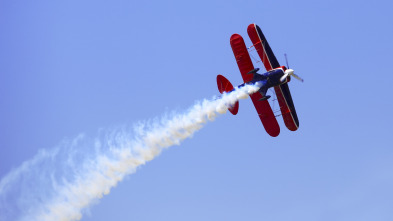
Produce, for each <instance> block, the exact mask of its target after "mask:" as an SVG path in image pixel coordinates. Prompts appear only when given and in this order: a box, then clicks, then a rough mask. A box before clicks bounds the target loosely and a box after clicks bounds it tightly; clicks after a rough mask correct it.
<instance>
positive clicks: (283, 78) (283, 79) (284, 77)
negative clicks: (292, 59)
mask: <svg viewBox="0 0 393 221" xmlns="http://www.w3.org/2000/svg"><path fill="white" fill-rule="evenodd" d="M288 75H289V73H285V74H284V75H283V76H282V77H281V78H280V81H281V82H284V81H285V79H287V77H288Z"/></svg>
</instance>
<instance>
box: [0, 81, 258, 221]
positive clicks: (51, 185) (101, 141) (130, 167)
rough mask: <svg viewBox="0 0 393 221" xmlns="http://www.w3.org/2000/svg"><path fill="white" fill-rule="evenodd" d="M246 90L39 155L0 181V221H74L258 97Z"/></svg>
mask: <svg viewBox="0 0 393 221" xmlns="http://www.w3.org/2000/svg"><path fill="white" fill-rule="evenodd" d="M259 86H260V85H246V86H245V87H242V88H240V89H236V90H235V91H233V92H231V93H224V94H223V95H222V96H221V97H220V98H214V99H212V100H203V101H201V102H197V103H196V104H195V105H194V106H192V107H191V108H190V109H189V110H188V111H186V112H184V113H182V114H172V115H170V116H168V115H166V116H164V117H162V118H160V119H158V120H151V121H147V122H144V123H139V124H136V125H135V126H134V127H133V128H128V127H120V128H117V129H108V130H101V131H100V132H99V135H98V136H97V137H95V138H88V137H86V136H85V135H83V134H81V135H79V136H77V137H76V138H75V139H72V140H68V141H63V142H62V143H60V144H59V145H58V146H57V147H55V148H53V149H49V150H48V149H43V150H40V151H39V152H38V154H37V155H36V156H34V157H33V158H32V159H30V160H28V161H25V162H24V163H23V164H22V165H20V166H19V167H18V168H15V169H13V170H12V171H10V172H9V173H8V174H7V175H6V176H4V177H3V178H2V179H1V181H0V221H9V220H37V221H38V220H40V221H41V220H61V221H62V220H64V221H66V220H80V219H81V218H82V214H83V212H84V209H86V208H88V207H89V206H90V205H92V204H93V203H95V202H97V201H98V200H99V199H100V198H102V197H103V196H104V195H106V194H109V192H110V190H111V189H112V188H113V187H115V186H116V185H117V184H118V183H119V182H120V181H122V180H123V179H124V177H126V176H127V175H129V174H131V173H134V172H135V171H136V169H137V168H138V167H140V166H141V165H144V164H145V163H147V162H148V161H150V160H153V159H154V158H155V157H157V156H158V155H159V154H160V153H161V152H162V151H163V150H164V149H165V148H168V147H170V146H173V145H179V144H180V143H181V142H182V141H183V140H184V139H186V138H189V137H192V135H193V134H194V133H195V132H196V131H198V130H199V129H201V128H202V127H203V126H204V125H205V124H206V123H207V122H208V121H213V120H214V119H215V118H216V117H217V116H218V115H219V114H223V113H225V112H226V111H227V107H228V106H229V105H233V104H234V103H235V102H236V101H238V100H239V99H243V98H246V97H247V96H245V95H247V94H251V93H254V92H256V91H258V89H259Z"/></svg>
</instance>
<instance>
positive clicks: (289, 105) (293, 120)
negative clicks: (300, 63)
mask: <svg viewBox="0 0 393 221" xmlns="http://www.w3.org/2000/svg"><path fill="white" fill-rule="evenodd" d="M247 33H248V36H249V37H250V39H251V41H252V43H253V45H252V46H251V47H254V48H255V49H256V51H257V53H258V55H259V57H260V58H261V60H262V62H263V64H264V66H265V68H266V71H267V72H266V73H264V74H258V73H257V71H258V70H259V69H258V68H257V69H254V65H253V63H252V61H251V58H250V55H249V53H248V50H247V47H246V45H245V43H244V40H243V38H242V36H240V35H239V34H233V35H232V36H231V39H230V42H231V47H232V50H233V54H234V55H235V58H236V62H237V65H238V66H239V70H240V73H241V74H242V77H243V80H244V84H247V83H255V82H257V81H259V82H261V83H262V85H263V86H262V87H261V88H260V90H259V91H258V92H256V93H254V94H251V95H250V97H251V100H252V102H253V103H254V106H255V109H256V111H257V113H258V115H259V118H260V119H261V121H262V124H263V126H264V127H265V130H266V132H267V133H268V134H269V135H270V136H272V137H276V136H278V135H279V134H280V127H279V125H278V122H277V119H276V116H275V115H274V112H273V110H272V108H271V107H270V104H269V102H268V100H267V99H268V98H269V97H270V96H268V95H266V92H267V89H269V88H271V87H273V88H274V91H275V93H276V96H277V100H278V103H279V106H280V110H281V115H282V117H283V119H284V123H285V126H286V127H287V128H288V129H289V130H291V131H296V130H297V129H298V127H299V120H298V117H297V115H296V110H295V106H294V104H293V101H292V96H291V93H290V91H289V87H288V82H289V81H290V77H291V76H293V77H295V78H297V79H299V80H301V81H303V79H301V78H300V77H299V76H297V75H295V74H294V72H293V70H292V69H287V68H286V67H285V66H280V64H279V63H278V61H277V59H276V57H275V56H274V54H273V51H272V49H271V48H270V46H269V43H268V42H267V40H266V38H265V36H264V35H263V33H262V30H261V29H260V28H259V26H258V25H256V24H250V25H249V26H248V28H247ZM244 84H243V85H244ZM217 85H218V90H219V91H220V93H223V92H229V91H232V90H233V89H234V87H233V86H232V84H231V83H230V82H229V81H228V80H227V79H226V78H225V77H224V76H222V75H218V76H217ZM240 86H242V85H240ZM228 109H229V111H230V112H231V113H232V114H233V115H236V114H237V112H238V109H239V103H238V102H236V104H235V105H233V106H231V107H230V108H228Z"/></svg>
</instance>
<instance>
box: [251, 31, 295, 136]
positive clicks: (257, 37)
mask: <svg viewBox="0 0 393 221" xmlns="http://www.w3.org/2000/svg"><path fill="white" fill-rule="evenodd" d="M247 33H248V36H249V37H250V39H251V41H252V43H253V45H254V47H255V49H256V50H257V52H258V55H259V57H260V58H261V60H262V62H263V65H264V66H265V68H266V70H267V71H270V70H272V69H274V68H278V67H280V64H279V63H278V61H277V58H276V56H274V53H273V51H272V49H271V48H270V45H269V43H268V42H267V40H266V38H265V35H264V34H263V33H262V30H261V28H259V26H258V25H256V24H250V25H249V26H248V28H247ZM274 90H275V92H276V95H277V99H278V103H279V105H280V109H281V114H282V117H283V119H284V123H285V126H286V127H287V128H288V129H289V130H291V131H295V130H297V128H298V127H299V120H298V118H297V114H296V110H295V105H294V104H293V100H292V96H291V92H290V91H289V87H288V84H287V83H285V84H282V85H280V86H276V87H274Z"/></svg>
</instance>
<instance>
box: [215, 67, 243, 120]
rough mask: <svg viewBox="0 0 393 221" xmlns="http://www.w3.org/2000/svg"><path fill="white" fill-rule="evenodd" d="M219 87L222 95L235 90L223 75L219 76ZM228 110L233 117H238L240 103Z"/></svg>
mask: <svg viewBox="0 0 393 221" xmlns="http://www.w3.org/2000/svg"><path fill="white" fill-rule="evenodd" d="M217 87H218V91H220V93H221V94H222V93H224V92H230V91H232V90H233V89H234V88H233V85H232V84H231V82H229V80H228V79H226V78H225V77H224V76H222V75H217ZM228 110H229V111H230V112H231V113H232V114H233V115H236V114H237V112H238V111H239V102H238V101H237V102H236V103H235V104H234V105H233V106H231V107H228Z"/></svg>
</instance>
